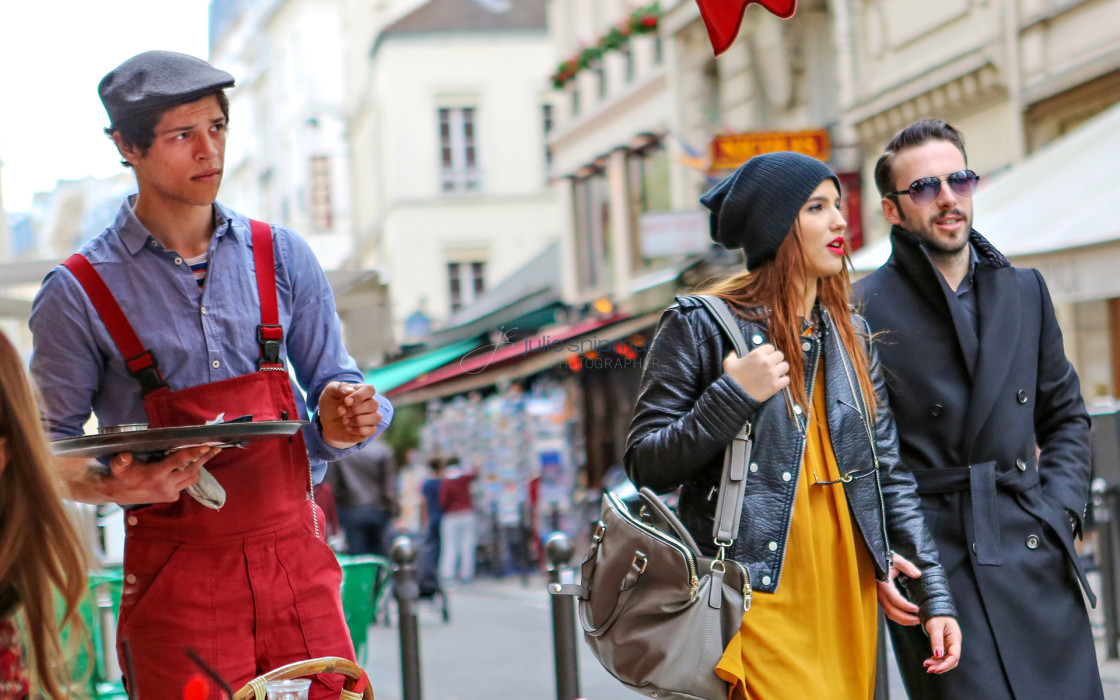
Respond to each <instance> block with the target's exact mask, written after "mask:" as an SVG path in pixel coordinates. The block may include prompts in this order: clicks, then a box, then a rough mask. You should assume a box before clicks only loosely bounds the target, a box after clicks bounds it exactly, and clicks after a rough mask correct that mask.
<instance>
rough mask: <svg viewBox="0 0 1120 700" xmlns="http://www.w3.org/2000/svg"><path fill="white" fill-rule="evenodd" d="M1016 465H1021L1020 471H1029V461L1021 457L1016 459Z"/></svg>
mask: <svg viewBox="0 0 1120 700" xmlns="http://www.w3.org/2000/svg"><path fill="white" fill-rule="evenodd" d="M1015 466H1016V467H1019V471H1021V472H1025V471H1027V463H1026V462H1025V461H1023V460H1021V459H1017V460H1015Z"/></svg>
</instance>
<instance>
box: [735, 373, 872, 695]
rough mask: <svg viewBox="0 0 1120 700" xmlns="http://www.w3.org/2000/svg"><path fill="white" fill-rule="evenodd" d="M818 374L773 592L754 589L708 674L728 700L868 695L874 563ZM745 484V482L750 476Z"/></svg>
mask: <svg viewBox="0 0 1120 700" xmlns="http://www.w3.org/2000/svg"><path fill="white" fill-rule="evenodd" d="M823 377H824V372H823V370H821V371H820V372H818V374H817V380H816V382H815V385H816V386H817V387H818V390H817V391H816V392H814V396H813V407H812V410H811V411H810V413H809V428H808V441H807V445H806V449H805V458H804V460H803V461H802V463H801V476H800V479H799V481H798V484H797V498H796V500H795V501H794V506H793V521H792V523H791V525H790V534H789V543H788V544H787V546H786V555H785V564H784V566H783V567H782V573H781V580H780V581H779V586H778V590H777V592H775V593H772V594H771V593H759V592H757V591H756V592H755V594H754V599H753V602H752V604H751V609H750V610H748V611H747V612H746V613H745V614H744V615H743V623H742V625H741V626H740V628H739V634H737V635H736V636H735V637H734V638H733V639H732V640H731V642H730V644H728V646H727V649H725V650H724V652H723V658H721V659H720V661H719V664H718V665H717V666H716V674H717V675H719V677H720V678H723V679H724V680H726V681H727V682H729V683H731V684H732V686H731V692H730V694H729V698H730V700H801V699H805V700H810V699H811V700H819V699H820V698H829V700H869V699H870V698H871V697H872V696H873V694H874V685H875V660H876V643H877V638H876V637H877V634H878V627H877V624H878V618H877V612H878V599H877V597H876V592H875V568H874V564H873V562H872V560H871V556H870V554H869V553H868V551H867V547H866V546H865V545H864V543H863V539H862V537H861V535H860V534H859V531H858V530H857V526H856V524H855V523H854V522H853V521H852V517H851V515H850V513H849V510H848V500H847V497H846V496H845V494H844V487H843V486H842V485H841V484H833V485H814V484H813V481H814V480H815V479H814V476H813V471H814V469H815V470H816V474H817V477H818V478H819V480H820V481H831V480H833V479H838V478H840V470H839V467H838V466H837V464H836V455H835V454H834V453H833V451H832V440H831V438H830V437H829V433H828V421H827V420H826V419H825V418H824V416H825V412H826V405H827V404H826V401H825V392H824V389H823V387H824V382H823ZM747 488H748V489H749V488H750V486H749V482H748V486H747Z"/></svg>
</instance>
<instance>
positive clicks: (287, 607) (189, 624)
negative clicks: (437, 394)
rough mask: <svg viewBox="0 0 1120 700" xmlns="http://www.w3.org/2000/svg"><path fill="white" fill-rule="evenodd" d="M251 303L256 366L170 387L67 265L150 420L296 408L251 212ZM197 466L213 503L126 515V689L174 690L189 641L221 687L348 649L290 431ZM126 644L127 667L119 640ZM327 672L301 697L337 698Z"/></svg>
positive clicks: (274, 413) (329, 561) (266, 258)
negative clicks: (256, 311) (211, 489)
mask: <svg viewBox="0 0 1120 700" xmlns="http://www.w3.org/2000/svg"><path fill="white" fill-rule="evenodd" d="M252 231H253V263H254V266H255V267H256V277H257V291H258V294H259V296H260V304H261V325H260V326H259V327H258V330H257V340H258V342H259V343H260V345H261V359H260V361H259V363H258V367H259V368H260V371H257V372H253V373H252V374H245V375H242V376H240V377H234V378H232V379H225V380H222V381H218V382H212V383H209V384H201V385H199V386H194V387H190V388H188V389H180V390H178V391H171V390H170V389H169V388H168V387H167V385H166V384H165V383H164V382H163V377H162V376H161V375H160V373H159V370H158V366H157V364H156V362H155V359H154V358H153V356H152V353H151V352H150V351H148V350H147V349H145V348H144V347H143V346H142V345H141V344H140V341H139V339H138V338H137V337H136V334H135V332H134V331H133V329H132V327H131V325H130V324H129V323H128V320H127V319H126V318H125V316H124V314H123V312H122V311H121V309H120V306H119V305H118V304H117V302H116V300H115V299H114V298H113V296H112V294H111V293H110V292H109V290H108V288H107V287H106V286H105V284H104V282H103V281H102V279H101V277H100V276H99V275H98V274H97V272H95V271H94V269H93V266H92V265H90V263H89V262H88V261H87V260H86V259H85V258H84V257H82V256H80V255H74V256H71V257H70V258H69V259H68V260H66V262H65V263H64V264H65V265H66V267H67V268H69V269H70V271H71V272H73V273H74V275H75V277H77V279H78V281H79V282H80V283H81V285H82V287H83V288H84V289H85V291H86V294H87V295H88V296H89V298H90V301H91V302H92V303H93V305H94V307H95V308H96V309H97V312H98V314H99V315H100V316H101V319H102V321H103V322H104V323H105V325H106V327H107V328H108V330H109V333H110V335H112V337H113V340H114V342H115V343H116V344H117V347H118V348H119V349H120V350H121V352H122V353H123V355H124V357H125V358H126V359H127V362H128V366H129V370H130V371H131V372H132V374H133V376H135V377H136V378H137V380H138V381H140V382H141V384H142V385H143V386H144V392H145V393H144V409H145V411H146V412H147V414H148V420H149V423H150V426H151V427H152V428H160V427H170V426H183V425H203V424H205V423H206V422H207V421H213V420H214V419H215V418H216V417H217V416H219V415H220V414H223V413H224V414H225V415H226V416H228V417H237V416H244V415H252V416H253V420H255V421H261V420H283V419H291V420H295V419H300V418H302V417H303V416H300V415H299V414H298V409H297V408H296V403H295V399H294V397H293V395H292V387H291V384H290V380H289V378H288V373H287V371H285V368H284V365H283V363H282V362H281V361H280V344H281V343H282V342H283V329H282V328H281V326H280V325H279V314H278V310H277V300H276V277H275V272H274V270H275V266H274V261H273V249H272V231H271V228H270V227H269V225H268V224H263V223H260V222H257V221H254V222H252ZM206 468H207V469H208V470H210V471H211V473H212V474H213V475H214V477H215V478H216V479H217V480H218V481H219V482H220V483H221V485H222V486H223V487H224V488H225V490H226V495H227V501H226V505H225V506H224V507H223V508H222V509H221V510H213V509H210V508H207V507H205V506H203V505H202V504H200V503H198V502H197V501H195V500H194V499H193V498H191V497H189V496H187V495H180V497H179V500H178V501H176V502H175V503H160V504H155V505H150V506H146V507H143V508H137V509H132V510H129V511H128V512H127V513H126V523H127V527H126V547H125V560H124V572H125V585H124V590H123V595H122V596H121V607H120V620H119V625H118V628H117V638H118V642H117V655H118V658H119V659H120V663H121V668H122V669H124V670H125V673H126V676H128V680H129V684H130V686H131V687H132V689H133V695H132V696H133V697H135V698H140V700H158V699H161V698H171V697H178V696H180V695H181V693H182V688H183V685H184V684H185V683H186V681H187V680H188V678H190V676H191V675H193V674H196V673H199V672H200V669H199V668H198V666H197V665H196V664H195V663H194V662H193V661H192V660H191V659H190V658H189V657H188V656H187V654H186V650H187V649H188V648H191V649H194V650H195V651H196V652H198V654H199V655H200V656H201V657H202V659H203V660H204V661H205V662H206V663H207V664H208V665H209V666H210V667H211V668H213V669H214V670H216V671H217V672H218V673H219V674H220V675H221V676H222V677H223V678H224V679H225V680H226V681H227V682H228V683H229V685H230V686H231V687H232V688H233V689H234V690H237V689H238V688H239V687H241V686H242V685H244V684H245V683H246V682H247V681H249V680H250V679H251V678H253V677H255V676H257V675H259V674H261V673H264V672H265V671H269V670H271V669H273V668H276V667H278V666H282V665H284V664H287V663H290V662H292V661H300V660H305V659H311V658H315V657H320V656H341V657H345V658H347V659H351V660H353V659H354V647H353V644H352V643H351V641H350V634H349V631H348V629H347V627H346V621H345V619H344V617H343V614H342V601H341V599H340V597H339V589H340V586H341V583H342V570H341V569H340V567H339V565H338V561H337V559H336V558H335V555H334V552H333V551H331V549H330V547H328V546H327V544H326V543H325V542H324V541H323V539H322V538H321V537H319V532H320V530H321V528H322V526H321V525H320V524H319V523H317V522H316V520H317V518H316V516H315V512H316V508H315V505H314V501H313V500H311V499H310V497H309V489H310V488H311V468H310V465H309V463H308V458H307V451H306V449H305V446H304V441H303V436H302V434H299V433H297V434H296V435H294V436H293V437H291V438H277V439H275V440H264V441H259V442H254V443H250V446H249V447H248V448H231V449H226V450H225V451H223V452H222V453H221V454H220V455H218V456H217V457H215V458H214V459H211V460H210V461H209V462H208V463H207V464H206ZM126 641H127V643H128V646H129V650H130V653H131V657H132V659H131V664H132V672H131V674H130V673H129V671H128V669H129V667H128V663H127V660H126V658H125V654H124V650H123V643H124V642H126ZM341 687H342V679H341V677H339V676H324V677H320V678H319V679H317V681H316V682H315V683H313V684H312V687H311V697H312V698H313V699H320V698H331V700H335V699H336V698H338V689H339V688H341Z"/></svg>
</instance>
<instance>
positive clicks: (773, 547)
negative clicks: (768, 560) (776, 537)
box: [766, 542, 778, 552]
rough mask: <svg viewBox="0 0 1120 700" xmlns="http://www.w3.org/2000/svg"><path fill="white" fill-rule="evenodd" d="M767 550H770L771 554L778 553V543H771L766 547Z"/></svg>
mask: <svg viewBox="0 0 1120 700" xmlns="http://www.w3.org/2000/svg"><path fill="white" fill-rule="evenodd" d="M766 548H767V549H769V550H770V551H771V552H776V551H778V543H777V542H771V543H770V544H768V545H766Z"/></svg>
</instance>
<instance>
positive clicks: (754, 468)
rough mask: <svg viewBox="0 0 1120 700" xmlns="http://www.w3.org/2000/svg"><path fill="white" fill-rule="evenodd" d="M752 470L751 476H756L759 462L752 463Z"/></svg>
mask: <svg viewBox="0 0 1120 700" xmlns="http://www.w3.org/2000/svg"><path fill="white" fill-rule="evenodd" d="M750 470H751V474H754V473H755V472H757V471H758V462H751V466H750Z"/></svg>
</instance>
